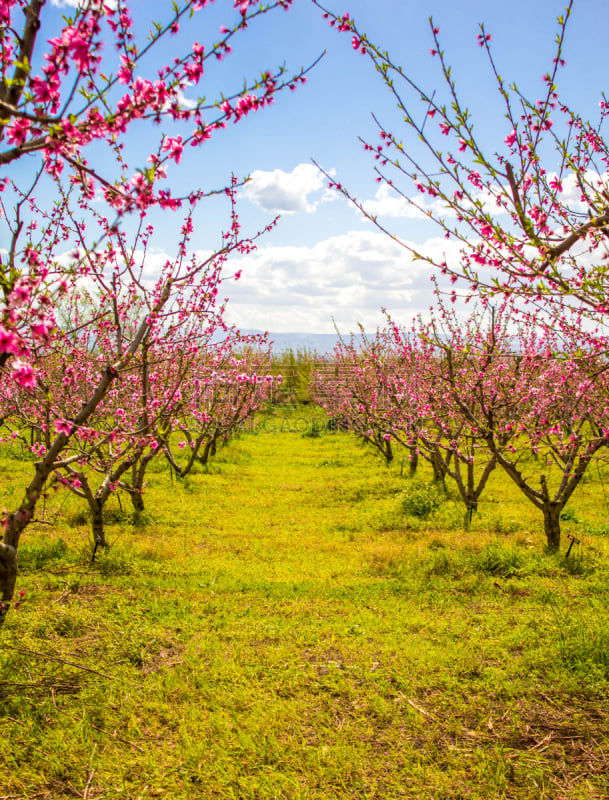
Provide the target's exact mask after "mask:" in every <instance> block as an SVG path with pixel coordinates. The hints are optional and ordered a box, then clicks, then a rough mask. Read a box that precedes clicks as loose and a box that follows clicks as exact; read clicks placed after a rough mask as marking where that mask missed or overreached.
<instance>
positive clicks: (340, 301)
mask: <svg viewBox="0 0 609 800" xmlns="http://www.w3.org/2000/svg"><path fill="white" fill-rule="evenodd" d="M419 249H423V250H424V251H425V252H429V253H430V254H433V255H434V256H436V257H438V259H439V260H443V259H444V258H446V259H447V260H448V262H449V263H450V262H451V261H453V260H456V259H458V247H457V246H456V245H455V244H453V243H450V242H447V241H446V240H445V239H443V238H437V239H431V240H429V241H428V242H427V243H426V244H425V245H424V246H421V247H420V248H419ZM237 263H238V264H239V267H240V268H242V270H243V273H242V278H241V280H240V281H239V282H238V283H236V284H234V285H230V286H229V285H227V286H225V287H224V288H225V289H226V292H227V294H228V295H229V297H230V301H229V305H228V317H229V319H230V320H231V321H232V322H234V323H236V324H238V325H241V326H242V327H246V328H262V329H267V330H271V331H276V332H281V331H302V332H311V333H313V332H319V333H324V332H332V330H333V322H332V320H334V321H335V322H336V324H337V325H338V327H339V328H340V329H341V330H343V331H351V330H356V329H357V326H358V323H362V324H363V325H364V327H365V328H366V329H368V330H374V329H375V328H376V326H377V325H381V324H383V320H384V316H383V314H382V312H381V309H382V308H385V307H386V308H387V309H388V310H389V311H390V312H391V313H392V314H393V315H395V316H396V318H399V319H400V320H404V321H407V320H408V319H410V318H412V317H413V316H414V315H416V314H417V313H420V312H422V313H425V312H426V311H427V309H428V307H429V305H430V303H431V302H432V285H431V283H430V276H431V275H432V274H433V272H432V269H433V268H432V267H430V266H428V265H427V264H426V263H425V262H423V261H416V260H414V259H413V258H412V255H411V254H410V253H409V252H408V250H406V249H405V248H403V247H401V246H399V245H398V244H396V243H395V242H394V241H392V240H391V239H389V238H388V237H387V236H385V235H384V234H382V233H378V232H376V231H361V230H359V231H358V230H356V231H351V232H349V233H346V234H343V235H339V236H332V237H329V238H328V239H324V240H323V241H320V242H317V243H316V244H314V245H311V246H308V247H306V246H302V247H295V246H283V247H278V246H272V245H270V246H268V247H261V248H260V249H259V250H257V251H256V252H254V253H252V254H250V255H248V256H247V257H246V258H243V259H240V260H239V261H238V262H237Z"/></svg>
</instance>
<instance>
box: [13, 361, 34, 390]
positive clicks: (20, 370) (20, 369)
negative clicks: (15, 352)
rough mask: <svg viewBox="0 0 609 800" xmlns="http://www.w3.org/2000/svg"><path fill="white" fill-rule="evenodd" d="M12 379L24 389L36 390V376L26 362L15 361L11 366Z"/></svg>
mask: <svg viewBox="0 0 609 800" xmlns="http://www.w3.org/2000/svg"><path fill="white" fill-rule="evenodd" d="M12 368H13V378H14V379H15V381H16V382H17V383H18V384H19V386H22V387H23V388H24V389H35V388H36V375H35V374H34V369H33V368H32V365H31V364H29V363H28V362H27V361H22V360H20V359H16V360H15V361H13V364H12Z"/></svg>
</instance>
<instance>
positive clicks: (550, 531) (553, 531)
mask: <svg viewBox="0 0 609 800" xmlns="http://www.w3.org/2000/svg"><path fill="white" fill-rule="evenodd" d="M563 507H564V503H555V502H551V501H550V502H546V503H544V505H543V529H544V533H545V534H546V541H547V544H548V550H551V551H552V552H556V551H558V550H559V549H560V512H561V511H562V510H563Z"/></svg>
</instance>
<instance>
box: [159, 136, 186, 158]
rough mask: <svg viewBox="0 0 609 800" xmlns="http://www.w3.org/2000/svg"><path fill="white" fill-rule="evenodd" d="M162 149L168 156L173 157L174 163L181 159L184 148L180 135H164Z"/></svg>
mask: <svg viewBox="0 0 609 800" xmlns="http://www.w3.org/2000/svg"><path fill="white" fill-rule="evenodd" d="M162 150H163V152H165V153H169V158H173V159H174V160H175V162H176V164H179V163H180V161H181V160H182V152H183V150H184V142H183V141H182V137H181V136H166V137H165V138H164V139H163V146H162Z"/></svg>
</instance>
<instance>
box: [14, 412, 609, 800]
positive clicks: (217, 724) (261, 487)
mask: <svg viewBox="0 0 609 800" xmlns="http://www.w3.org/2000/svg"><path fill="white" fill-rule="evenodd" d="M311 426H312V422H311V418H310V416H309V418H306V419H305V417H303V416H302V415H299V413H297V412H293V413H291V414H289V413H287V412H285V413H279V414H278V415H277V416H269V417H267V418H266V419H264V420H262V421H261V423H260V424H259V425H258V427H257V428H256V431H255V432H248V433H244V434H242V435H241V436H240V437H239V438H238V439H236V440H234V441H233V442H232V443H230V445H229V446H228V447H227V448H225V449H224V450H222V451H220V452H219V454H218V456H217V458H216V461H215V462H214V463H213V464H212V465H211V466H210V468H209V471H208V472H203V471H200V472H199V473H198V474H195V475H193V476H192V477H190V478H189V479H187V480H185V481H179V482H178V481H175V480H174V481H173V482H172V480H171V478H170V475H169V473H168V471H167V467H166V465H165V464H164V463H163V462H161V461H160V460H159V462H158V464H156V465H154V466H153V471H152V472H151V475H150V479H149V486H148V488H147V493H146V506H147V508H146V511H145V513H144V515H143V517H140V518H135V517H134V516H133V515H132V514H131V512H130V511H129V510H128V509H127V507H126V505H125V502H126V501H125V499H123V500H122V503H123V507H122V509H121V507H120V506H119V504H118V501H117V502H116V503H115V505H114V506H113V507H112V508H110V509H109V512H108V538H109V540H110V542H111V547H110V549H109V550H108V551H107V552H104V553H102V554H101V555H100V557H99V558H98V559H97V563H96V564H95V565H94V566H93V567H89V566H88V558H89V554H90V541H89V532H88V527H87V519H86V515H85V514H84V512H83V510H82V508H81V507H79V506H78V505H76V501H73V500H72V498H65V497H64V496H63V495H62V496H59V495H57V496H55V497H53V498H51V499H50V500H49V502H48V504H47V508H46V512H45V513H46V516H47V520H48V521H50V522H52V524H51V525H45V526H42V525H40V526H37V527H36V528H35V529H34V528H33V529H32V530H31V532H29V533H28V534H27V539H26V541H25V543H24V545H23V554H22V558H21V570H22V576H21V578H20V583H19V588H20V589H23V590H24V591H25V597H24V599H23V602H22V604H21V606H20V608H18V609H16V610H14V611H13V612H11V614H10V615H9V620H8V622H7V626H6V629H5V630H4V632H3V633H2V638H1V640H0V732H1V735H2V740H3V747H2V752H3V755H2V768H1V769H0V798H2V797H11V798H12V799H13V800H18V799H21V798H22V799H23V800H25V799H26V798H27V800H33V799H34V798H40V800H63V799H64V798H74V797H80V798H83V799H84V800H101V798H103V799H104V800H110V799H111V798H112V800H114V798H117V799H118V798H129V799H130V800H135V799H136V798H148V797H162V798H171V800H190V799H191V798H222V799H223V800H230V799H231V798H242V799H243V800H246V799H247V800H250V799H251V800H254V798H256V800H280V799H281V800H283V799H285V800H305V799H306V800H313V799H315V800H347V798H349V799H355V798H357V799H358V800H359V799H360V798H361V800H364V799H366V800H368V799H369V798H375V799H377V798H378V800H391V799H392V798H412V799H413V800H414V798H417V800H444V798H446V799H448V798H451V799H454V800H457V798H461V799H463V798H468V799H469V798H477V799H478V800H482V799H483V798H484V800H490V799H492V798H514V800H516V799H522V800H533V798H548V799H549V798H552V800H558V798H563V800H579V799H580V798H581V799H582V800H583V798H599V799H600V798H604V797H607V796H609V779H608V778H607V775H608V774H609V772H608V770H609V764H608V759H609V711H608V709H607V704H606V699H605V698H606V693H607V688H608V684H609V621H608V618H607V598H608V593H609V582H608V577H609V574H608V569H607V547H606V537H605V533H604V531H605V528H604V522H603V514H604V513H605V512H604V509H606V503H605V501H604V494H603V487H602V485H601V484H600V483H598V481H597V482H594V481H592V480H591V481H588V482H587V483H586V485H585V486H584V487H583V493H582V494H581V497H580V500H579V502H578V505H577V506H576V510H575V511H574V512H572V513H571V514H570V515H569V516H570V519H568V520H566V521H565V525H566V528H567V529H568V530H576V531H577V532H578V535H579V537H580V538H581V539H582V545H581V546H580V547H579V549H577V550H576V551H575V552H574V553H572V555H571V557H570V559H569V560H566V559H565V558H564V557H560V556H548V555H545V554H544V553H543V551H542V539H543V534H542V531H541V526H540V521H539V520H538V519H537V518H536V517H535V516H534V514H533V512H532V511H530V510H529V509H528V508H527V507H525V506H524V505H523V504H522V503H521V501H520V500H519V498H518V497H517V496H516V495H515V494H514V493H513V491H512V489H511V487H510V486H508V485H506V483H505V480H504V479H503V478H502V477H501V475H499V474H498V473H497V474H496V475H494V476H493V481H492V483H491V485H490V486H489V490H488V492H487V496H486V497H484V498H483V503H482V504H481V511H480V515H479V517H478V519H477V520H476V521H475V522H474V525H473V526H472V528H471V530H469V531H464V530H463V528H462V513H461V510H460V508H459V506H458V504H457V502H456V500H455V499H454V498H451V496H450V493H449V498H448V500H446V501H444V502H442V503H441V505H440V507H439V508H438V510H437V511H436V512H435V513H434V514H432V515H431V516H430V517H429V519H427V520H425V519H421V518H420V517H417V516H412V515H410V516H409V515H406V514H404V512H403V510H402V501H403V493H404V491H405V490H407V488H408V486H409V485H410V484H409V482H408V481H407V480H406V479H405V478H404V477H402V476H401V475H400V472H401V468H400V464H399V462H398V463H396V464H394V465H393V466H392V467H391V468H390V469H388V468H386V467H385V466H384V465H383V464H382V463H381V462H380V461H379V460H377V459H375V458H373V457H372V454H371V453H369V452H367V451H366V450H362V448H361V447H360V446H359V445H358V444H357V442H356V441H355V439H353V438H352V437H350V436H348V435H346V434H342V433H332V432H330V431H328V430H326V429H325V428H324V429H323V430H321V431H319V435H303V434H310V433H311V430H312V427H311ZM313 433H316V430H315V429H313ZM0 467H1V468H2V470H3V473H4V475H5V481H6V480H9V479H10V480H13V477H17V478H18V474H19V470H20V469H22V468H24V465H22V464H21V463H20V462H17V461H15V460H9V459H4V460H2V461H1V462H0ZM7 476H8V477H7ZM7 491H8V489H7ZM57 508H61V511H62V516H61V517H57V516H55V511H56V510H57ZM35 653H38V654H44V655H43V656H41V655H35Z"/></svg>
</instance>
